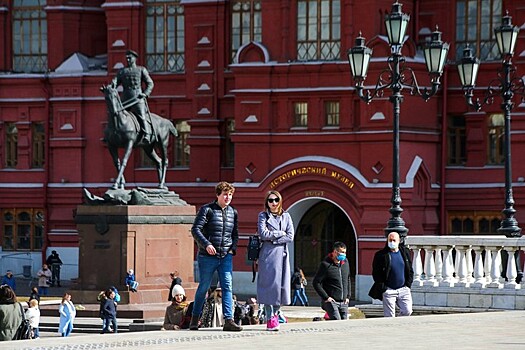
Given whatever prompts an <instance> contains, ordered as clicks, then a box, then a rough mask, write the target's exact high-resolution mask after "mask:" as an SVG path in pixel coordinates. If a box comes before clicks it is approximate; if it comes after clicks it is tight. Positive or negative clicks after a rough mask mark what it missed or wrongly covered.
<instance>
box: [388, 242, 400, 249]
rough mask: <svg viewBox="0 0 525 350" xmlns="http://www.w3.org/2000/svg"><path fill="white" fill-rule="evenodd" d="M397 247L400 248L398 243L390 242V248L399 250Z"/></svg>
mask: <svg viewBox="0 0 525 350" xmlns="http://www.w3.org/2000/svg"><path fill="white" fill-rule="evenodd" d="M397 247H398V244H397V242H388V248H390V249H397Z"/></svg>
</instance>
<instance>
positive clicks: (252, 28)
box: [231, 0, 262, 62]
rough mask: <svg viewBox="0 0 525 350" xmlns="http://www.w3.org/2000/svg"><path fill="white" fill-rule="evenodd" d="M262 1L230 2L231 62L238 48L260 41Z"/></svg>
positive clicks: (241, 0)
mask: <svg viewBox="0 0 525 350" xmlns="http://www.w3.org/2000/svg"><path fill="white" fill-rule="evenodd" d="M261 8H262V1H261V0H238V1H232V2H231V26H232V31H231V36H232V37H231V60H232V62H233V59H234V58H235V55H236V54H237V51H238V50H239V48H240V47H241V46H242V45H244V44H247V43H249V42H251V41H258V42H261V41H262V15H261Z"/></svg>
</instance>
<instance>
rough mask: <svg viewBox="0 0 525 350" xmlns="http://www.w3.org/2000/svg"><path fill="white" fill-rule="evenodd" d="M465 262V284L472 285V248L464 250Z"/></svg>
mask: <svg viewBox="0 0 525 350" xmlns="http://www.w3.org/2000/svg"><path fill="white" fill-rule="evenodd" d="M465 262H466V264H467V282H468V283H472V282H474V278H473V277H472V275H473V272H474V264H473V263H472V246H469V247H468V248H467V249H466V250H465Z"/></svg>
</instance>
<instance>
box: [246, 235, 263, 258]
mask: <svg viewBox="0 0 525 350" xmlns="http://www.w3.org/2000/svg"><path fill="white" fill-rule="evenodd" d="M260 251H261V238H260V237H259V236H258V235H253V236H250V237H249V238H248V260H249V261H255V260H257V259H259V252H260Z"/></svg>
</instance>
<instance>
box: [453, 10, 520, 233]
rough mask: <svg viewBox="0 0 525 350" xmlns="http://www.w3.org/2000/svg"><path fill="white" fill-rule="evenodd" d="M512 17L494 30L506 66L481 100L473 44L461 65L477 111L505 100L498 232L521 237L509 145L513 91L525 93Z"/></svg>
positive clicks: (468, 95) (469, 101) (470, 100)
mask: <svg viewBox="0 0 525 350" xmlns="http://www.w3.org/2000/svg"><path fill="white" fill-rule="evenodd" d="M511 20H512V17H510V16H509V15H508V13H507V15H506V16H504V17H503V24H502V25H501V26H500V27H498V28H496V29H494V34H495V35H496V40H497V42H498V49H499V53H500V55H501V59H502V65H503V67H502V68H501V69H500V71H499V72H498V78H496V79H494V80H492V81H491V82H490V84H489V86H488V88H487V90H486V92H485V97H484V98H483V100H482V101H480V100H479V99H474V87H475V85H476V77H477V75H478V70H479V64H480V61H479V59H477V58H476V57H474V56H473V55H472V50H471V48H470V47H468V46H467V47H465V49H464V50H463V58H462V60H461V63H460V64H459V65H458V71H459V78H460V80H461V85H462V86H463V91H464V93H465V97H466V99H467V104H468V105H469V106H472V107H473V108H474V109H476V110H477V111H479V110H481V107H483V105H486V104H492V103H493V102H494V97H495V96H497V95H500V96H501V98H502V99H503V103H502V104H501V109H502V110H503V113H504V115H505V143H504V151H505V209H503V211H502V212H503V215H504V216H505V217H504V219H503V220H502V221H501V226H500V228H499V229H498V232H499V233H502V234H504V235H505V236H507V237H520V236H521V228H519V227H518V221H517V220H516V219H515V218H514V214H515V213H516V210H515V209H514V198H513V196H512V161H511V160H512V158H511V147H510V112H511V111H512V108H513V107H514V103H513V102H512V98H513V97H514V94H519V95H521V96H522V100H523V98H524V96H525V84H524V81H523V79H522V78H521V77H517V76H516V74H515V73H516V68H515V67H514V66H513V65H512V56H513V55H514V46H515V45H516V39H517V38H518V33H519V31H520V29H519V28H518V26H513V25H512V23H511Z"/></svg>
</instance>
